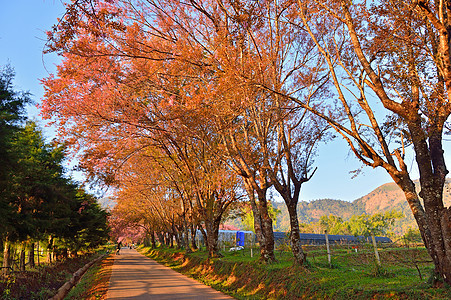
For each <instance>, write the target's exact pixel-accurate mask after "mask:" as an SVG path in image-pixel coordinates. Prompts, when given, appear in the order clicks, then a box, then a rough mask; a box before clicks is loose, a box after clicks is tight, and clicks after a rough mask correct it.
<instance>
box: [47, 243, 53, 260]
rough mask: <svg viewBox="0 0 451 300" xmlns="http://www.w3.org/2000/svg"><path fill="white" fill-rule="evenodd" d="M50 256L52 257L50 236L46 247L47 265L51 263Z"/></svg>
mask: <svg viewBox="0 0 451 300" xmlns="http://www.w3.org/2000/svg"><path fill="white" fill-rule="evenodd" d="M52 255H53V237H52V236H50V237H49V244H48V246H47V262H48V263H49V264H51V263H52V261H53V260H52Z"/></svg>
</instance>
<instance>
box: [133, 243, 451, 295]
mask: <svg viewBox="0 0 451 300" xmlns="http://www.w3.org/2000/svg"><path fill="white" fill-rule="evenodd" d="M141 251H142V252H144V253H147V255H149V256H150V257H152V258H154V259H156V260H157V261H159V262H160V263H163V264H166V265H168V266H170V267H172V268H174V269H176V270H177V271H179V272H181V273H184V274H187V275H189V276H191V277H193V278H195V279H197V280H199V281H201V282H203V283H205V284H207V285H210V286H212V287H214V288H215V289H218V290H221V291H223V292H225V293H228V294H230V295H232V296H234V297H236V298H237V299H292V298H297V297H301V296H302V297H305V298H307V299H371V298H373V297H375V298H377V299H451V290H450V289H449V288H443V289H437V288H433V287H432V286H431V285H430V284H428V283H427V279H428V276H429V274H430V273H431V270H432V268H433V265H432V263H431V262H430V259H429V258H428V255H427V253H426V250H425V249H424V248H419V249H408V250H406V249H400V248H390V249H380V251H381V253H380V254H381V259H382V266H381V267H378V266H377V265H376V263H375V260H374V254H373V253H372V251H371V248H367V249H366V248H361V249H359V250H358V252H355V251H354V250H353V249H347V248H346V247H343V248H338V249H334V250H333V256H332V262H331V265H329V262H328V259H327V253H326V251H325V250H324V249H321V247H318V248H313V249H308V250H307V253H308V262H307V265H306V267H296V266H293V259H292V254H291V253H290V252H286V251H276V252H275V254H276V259H277V261H276V262H275V263H272V264H263V263H261V262H260V260H259V258H260V256H259V251H258V249H254V250H253V257H251V256H250V251H249V250H246V251H243V252H229V251H221V254H222V255H223V257H221V258H214V259H208V255H207V253H206V251H197V252H194V253H188V254H185V253H184V251H183V250H177V249H168V248H158V249H156V250H151V249H148V248H143V249H141ZM414 263H416V264H417V266H418V267H419V269H420V272H421V274H422V279H420V277H419V274H418V271H417V269H416V268H415V266H414ZM231 278H233V280H232V279H231Z"/></svg>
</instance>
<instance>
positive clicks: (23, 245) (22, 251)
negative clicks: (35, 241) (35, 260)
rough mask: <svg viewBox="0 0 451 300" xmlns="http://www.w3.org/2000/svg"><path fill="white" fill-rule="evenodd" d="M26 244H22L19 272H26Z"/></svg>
mask: <svg viewBox="0 0 451 300" xmlns="http://www.w3.org/2000/svg"><path fill="white" fill-rule="evenodd" d="M25 248H26V247H25V243H22V245H21V248H20V255H19V270H20V271H22V272H25Z"/></svg>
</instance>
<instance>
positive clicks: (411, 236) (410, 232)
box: [402, 227, 423, 244]
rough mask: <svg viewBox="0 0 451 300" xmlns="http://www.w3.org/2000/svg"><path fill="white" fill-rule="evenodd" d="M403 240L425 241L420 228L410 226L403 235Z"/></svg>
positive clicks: (410, 241)
mask: <svg viewBox="0 0 451 300" xmlns="http://www.w3.org/2000/svg"><path fill="white" fill-rule="evenodd" d="M402 238H403V240H404V241H405V242H406V243H407V244H410V243H423V239H422V238H421V233H420V230H419V229H414V228H412V227H409V229H407V231H406V233H405V234H404V235H403V237H402Z"/></svg>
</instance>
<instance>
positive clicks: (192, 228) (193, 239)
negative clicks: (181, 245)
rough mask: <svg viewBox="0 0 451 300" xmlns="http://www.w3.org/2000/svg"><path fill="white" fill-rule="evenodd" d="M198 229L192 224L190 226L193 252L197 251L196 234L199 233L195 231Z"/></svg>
mask: <svg viewBox="0 0 451 300" xmlns="http://www.w3.org/2000/svg"><path fill="white" fill-rule="evenodd" d="M195 228H196V227H195V226H194V225H193V224H191V225H190V231H191V249H193V250H197V245H196V234H197V232H196V229H195Z"/></svg>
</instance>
